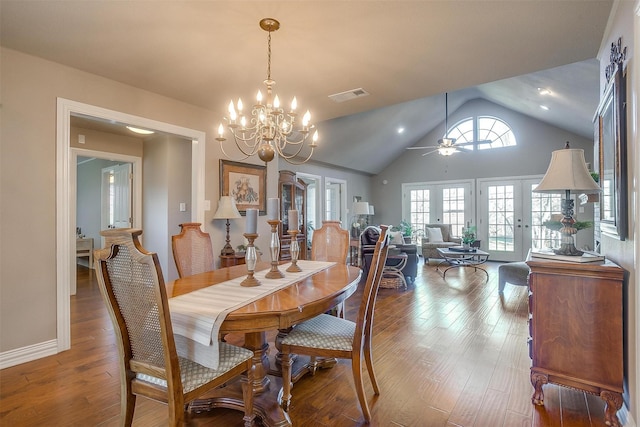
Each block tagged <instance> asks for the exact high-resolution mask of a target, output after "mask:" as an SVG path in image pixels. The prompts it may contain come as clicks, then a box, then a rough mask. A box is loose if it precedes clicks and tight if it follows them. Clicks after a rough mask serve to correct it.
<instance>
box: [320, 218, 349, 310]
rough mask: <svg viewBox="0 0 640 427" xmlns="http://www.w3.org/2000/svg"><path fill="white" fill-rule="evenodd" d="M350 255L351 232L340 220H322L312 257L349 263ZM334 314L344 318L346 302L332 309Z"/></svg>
mask: <svg viewBox="0 0 640 427" xmlns="http://www.w3.org/2000/svg"><path fill="white" fill-rule="evenodd" d="M348 255H349V232H348V231H347V230H344V229H342V228H341V227H340V221H322V227H320V228H319V229H317V230H315V231H314V232H313V240H312V241H311V259H312V260H314V261H334V262H339V263H341V264H346V263H347V256H348ZM331 312H332V314H335V315H336V316H339V317H342V318H344V316H345V312H344V302H342V303H340V304H339V305H338V306H337V307H335V308H333V309H332V310H331Z"/></svg>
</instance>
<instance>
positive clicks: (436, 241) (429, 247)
mask: <svg viewBox="0 0 640 427" xmlns="http://www.w3.org/2000/svg"><path fill="white" fill-rule="evenodd" d="M430 228H431V229H436V230H438V229H439V230H440V233H437V231H436V232H430V230H429V229H430ZM440 235H441V236H442V238H440ZM461 244H462V240H461V239H460V238H459V237H453V236H452V235H451V224H426V225H425V226H424V236H423V237H422V256H423V257H424V263H425V264H427V263H428V262H429V260H430V259H431V258H436V259H439V258H442V256H441V255H440V254H439V253H438V248H450V247H452V246H459V245H461Z"/></svg>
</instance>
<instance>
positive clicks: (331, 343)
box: [282, 314, 356, 351]
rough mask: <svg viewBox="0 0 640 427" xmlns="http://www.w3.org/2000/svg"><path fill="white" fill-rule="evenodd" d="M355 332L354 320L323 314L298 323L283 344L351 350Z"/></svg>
mask: <svg viewBox="0 0 640 427" xmlns="http://www.w3.org/2000/svg"><path fill="white" fill-rule="evenodd" d="M355 332H356V324H355V323H354V322H352V321H350V320H345V319H341V318H339V317H335V316H330V315H328V314H321V315H319V316H317V317H314V318H313V319H310V320H307V321H306V322H303V323H300V324H298V325H296V327H295V328H293V329H292V330H291V332H289V334H288V335H287V336H286V337H285V338H284V339H283V340H282V344H287V345H294V346H298V347H312V348H322V349H328V350H345V351H350V350H351V349H352V346H353V336H354V334H355Z"/></svg>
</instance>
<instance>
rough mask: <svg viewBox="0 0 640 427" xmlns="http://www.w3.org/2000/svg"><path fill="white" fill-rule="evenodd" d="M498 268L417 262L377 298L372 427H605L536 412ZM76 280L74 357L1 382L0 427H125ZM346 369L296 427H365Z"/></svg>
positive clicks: (512, 298)
mask: <svg viewBox="0 0 640 427" xmlns="http://www.w3.org/2000/svg"><path fill="white" fill-rule="evenodd" d="M497 265H498V264H496V263H488V264H486V267H487V270H488V271H489V281H488V282H486V281H485V277H486V276H485V274H484V273H482V272H475V273H474V272H473V270H472V269H456V270H450V271H449V272H448V273H447V278H446V280H443V279H442V277H441V276H440V275H439V274H437V273H436V272H435V264H432V265H430V266H426V267H424V266H423V264H422V262H421V263H420V265H419V267H418V270H419V273H418V277H417V279H416V281H415V284H413V285H411V284H410V285H409V288H408V290H406V291H403V290H396V289H381V290H380V292H379V297H378V301H377V305H376V315H375V316H376V317H375V322H374V360H375V367H376V373H377V376H378V381H379V384H380V389H381V394H380V395H379V396H377V397H374V395H373V392H372V389H371V386H370V383H369V380H368V378H367V376H366V375H364V376H365V386H366V392H367V396H369V399H370V400H369V402H370V405H371V410H372V417H373V419H372V423H371V425H372V426H421V427H422V426H479V427H485V426H486V427H494V426H505V427H512V426H514V427H515V426H532V427H539V426H562V427H577V426H604V425H605V424H604V405H603V403H602V402H601V400H600V399H599V398H598V397H596V396H591V395H585V394H584V393H582V392H578V391H575V390H572V389H567V388H560V387H557V386H554V385H546V386H545V388H544V390H545V405H544V406H543V407H534V405H532V404H531V394H532V392H533V388H532V387H531V384H530V383H529V365H530V362H529V357H528V354H527V344H526V342H527V312H528V310H527V294H526V292H527V290H526V288H524V287H517V286H511V285H507V287H506V289H505V294H504V297H503V298H501V297H499V296H498V293H497V288H498V285H497ZM79 268H80V270H79V277H78V293H77V295H76V296H74V297H72V298H71V318H72V325H71V334H72V348H71V350H69V351H66V352H63V353H60V354H58V355H55V356H50V357H46V358H43V359H40V360H37V361H34V362H30V363H25V364H22V365H18V366H15V367H12V368H7V369H4V370H2V371H0V425H1V426H45V425H46V426H83V427H84V426H117V425H119V413H120V385H119V374H118V372H119V371H118V369H119V368H118V362H117V356H118V350H117V347H116V344H115V337H114V335H113V328H112V326H111V322H110V320H109V317H108V314H107V312H106V308H105V306H104V304H103V302H102V299H101V296H100V293H99V290H98V286H97V283H96V281H95V274H91V276H90V275H89V274H88V270H87V269H84V268H82V267H79ZM359 299H360V296H359V295H358V294H356V295H354V296H353V297H352V298H351V299H350V303H348V304H347V317H348V318H350V319H354V318H355V315H356V313H357V307H356V306H355V305H354V304H357V301H359ZM274 335H275V334H274ZM271 338H272V339H273V336H272V337H271ZM240 340H241V338H240V337H231V339H230V341H235V342H241V341H240ZM349 363H350V362H345V361H340V363H339V364H338V365H337V366H335V367H334V368H333V369H328V370H322V371H320V372H318V373H317V374H316V376H315V377H305V378H303V379H302V380H300V381H299V382H298V383H296V384H295V386H294V387H293V391H292V394H293V399H292V402H291V410H290V416H291V420H292V422H293V424H294V425H295V426H303V425H304V426H305V427H306V426H358V425H364V421H363V418H362V415H361V413H360V410H359V408H358V406H357V403H356V402H357V398H356V395H355V390H354V388H353V385H352V384H353V380H352V377H351V370H350V366H349ZM272 386H276V387H280V383H278V382H276V383H275V384H273V383H272ZM188 419H189V425H193V426H214V425H215V426H241V425H242V415H241V413H240V412H235V411H230V410H224V409H218V410H214V411H213V412H211V413H208V414H200V415H190V416H189V417H188ZM166 421H167V409H166V407H165V406H164V405H162V404H160V403H157V402H154V401H151V400H148V399H145V398H138V402H137V407H136V412H135V419H134V425H135V426H163V425H166Z"/></svg>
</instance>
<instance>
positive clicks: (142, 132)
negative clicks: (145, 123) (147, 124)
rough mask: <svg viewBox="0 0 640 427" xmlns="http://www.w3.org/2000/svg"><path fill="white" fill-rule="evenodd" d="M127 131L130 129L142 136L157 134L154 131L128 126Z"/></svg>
mask: <svg viewBox="0 0 640 427" xmlns="http://www.w3.org/2000/svg"><path fill="white" fill-rule="evenodd" d="M127 129H129V130H130V131H131V132H135V133H139V134H140V135H151V134H152V133H155V132H154V131H152V130H147V129H140V128H134V127H133V126H127Z"/></svg>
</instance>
